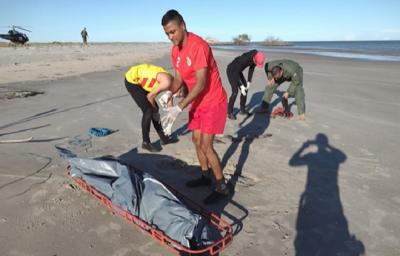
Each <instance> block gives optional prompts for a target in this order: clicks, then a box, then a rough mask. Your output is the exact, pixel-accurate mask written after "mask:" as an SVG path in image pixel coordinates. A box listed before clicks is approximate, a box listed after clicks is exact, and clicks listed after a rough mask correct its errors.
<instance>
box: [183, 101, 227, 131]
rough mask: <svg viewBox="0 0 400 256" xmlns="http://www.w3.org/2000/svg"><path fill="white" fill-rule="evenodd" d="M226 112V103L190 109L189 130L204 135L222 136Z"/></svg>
mask: <svg viewBox="0 0 400 256" xmlns="http://www.w3.org/2000/svg"><path fill="white" fill-rule="evenodd" d="M227 112H228V105H227V103H226V101H223V102H221V103H220V104H217V105H215V106H210V107H209V106H207V107H201V108H191V109H190V110H189V125H188V127H189V130H192V131H193V130H200V132H201V133H204V134H223V133H224V129H225V123H226V115H227Z"/></svg>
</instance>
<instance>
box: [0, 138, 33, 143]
mask: <svg viewBox="0 0 400 256" xmlns="http://www.w3.org/2000/svg"><path fill="white" fill-rule="evenodd" d="M32 140H33V137H29V138H26V139H18V140H0V143H22V142H29V141H32Z"/></svg>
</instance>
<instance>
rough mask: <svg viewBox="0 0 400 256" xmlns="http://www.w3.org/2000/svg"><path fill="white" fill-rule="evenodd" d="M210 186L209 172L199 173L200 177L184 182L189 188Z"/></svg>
mask: <svg viewBox="0 0 400 256" xmlns="http://www.w3.org/2000/svg"><path fill="white" fill-rule="evenodd" d="M209 185H211V170H210V169H208V171H201V177H200V178H197V179H194V180H189V181H188V182H186V186H187V187H189V188H195V187H201V186H209Z"/></svg>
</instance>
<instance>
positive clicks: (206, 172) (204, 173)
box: [186, 130, 211, 187]
mask: <svg viewBox="0 0 400 256" xmlns="http://www.w3.org/2000/svg"><path fill="white" fill-rule="evenodd" d="M192 141H193V144H194V145H195V148H196V153H197V159H198V160H199V163H200V169H201V177H200V178H198V179H194V180H191V181H188V182H187V183H186V186H188V187H198V186H207V185H210V184H211V173H210V172H211V171H210V169H209V168H208V160H207V157H206V155H205V154H204V153H203V151H202V150H201V133H200V130H193V132H192Z"/></svg>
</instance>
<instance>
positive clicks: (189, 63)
mask: <svg viewBox="0 0 400 256" xmlns="http://www.w3.org/2000/svg"><path fill="white" fill-rule="evenodd" d="M186 64H187V65H188V67H190V66H192V60H191V59H190V58H189V57H186Z"/></svg>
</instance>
